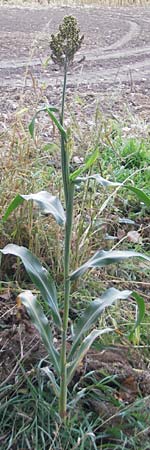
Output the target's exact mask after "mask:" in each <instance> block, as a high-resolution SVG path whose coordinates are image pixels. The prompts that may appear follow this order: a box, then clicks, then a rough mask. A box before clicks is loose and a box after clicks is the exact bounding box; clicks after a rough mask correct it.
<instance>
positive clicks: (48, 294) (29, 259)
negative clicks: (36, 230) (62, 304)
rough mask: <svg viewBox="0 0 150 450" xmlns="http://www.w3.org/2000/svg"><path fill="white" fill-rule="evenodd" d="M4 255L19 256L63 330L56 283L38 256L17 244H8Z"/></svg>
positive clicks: (57, 323)
mask: <svg viewBox="0 0 150 450" xmlns="http://www.w3.org/2000/svg"><path fill="white" fill-rule="evenodd" d="M0 251H1V252H2V253H3V254H4V255H8V254H11V255H14V256H18V257H19V258H20V259H21V261H22V263H23V265H24V267H25V269H26V271H27V273H28V275H29V277H30V278H31V280H32V282H33V283H34V284H35V286H36V287H37V289H39V291H40V292H41V295H42V297H43V300H44V301H45V302H47V303H48V305H49V307H50V308H51V313H52V316H53V318H54V321H55V323H56V325H57V326H58V327H59V328H61V325H62V321H61V318H60V314H59V309H58V304H57V293H56V287H55V283H54V281H53V279H52V277H51V276H50V274H49V273H48V271H47V270H46V269H45V268H44V267H43V266H42V265H41V263H40V262H39V261H38V259H37V258H36V256H34V255H32V253H31V252H30V250H28V249H27V248H25V247H20V246H19V245H15V244H8V245H6V247H4V248H3V249H2V250H0Z"/></svg>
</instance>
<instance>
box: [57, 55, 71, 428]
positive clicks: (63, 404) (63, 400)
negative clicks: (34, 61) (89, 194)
mask: <svg viewBox="0 0 150 450" xmlns="http://www.w3.org/2000/svg"><path fill="white" fill-rule="evenodd" d="M66 82H67V58H66V59H65V64H64V82H63V93H62V107H61V124H62V126H63V124H64V106H65V94H66ZM61 166H62V178H63V186H64V195H65V205H66V225H65V248H64V312H63V328H62V342H61V371H60V398H59V414H60V416H61V417H62V419H63V420H65V418H66V409H67V367H66V341H67V329H68V316H69V295H70V279H69V264H70V247H71V235H72V217H73V194H74V185H73V183H71V182H70V180H69V158H68V154H67V138H65V137H64V134H61Z"/></svg>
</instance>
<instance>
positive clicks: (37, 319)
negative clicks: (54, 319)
mask: <svg viewBox="0 0 150 450" xmlns="http://www.w3.org/2000/svg"><path fill="white" fill-rule="evenodd" d="M17 298H18V299H19V300H20V301H21V303H22V304H23V305H24V306H25V307H26V309H27V312H28V314H29V316H30V318H31V320H32V323H33V324H34V326H35V327H36V329H37V330H38V332H39V334H40V336H41V339H42V341H43V343H44V346H45V348H46V350H47V351H48V354H49V356H50V358H51V360H52V363H53V365H54V367H55V370H56V373H57V374H58V375H59V374H60V355H59V353H58V351H57V350H56V349H55V347H54V344H53V338H52V333H51V329H50V325H49V322H48V319H47V317H46V316H45V314H44V313H43V309H42V308H41V306H40V304H39V303H38V301H37V298H36V296H35V295H33V294H32V292H31V291H25V292H22V293H21V294H19V295H18V297H17Z"/></svg>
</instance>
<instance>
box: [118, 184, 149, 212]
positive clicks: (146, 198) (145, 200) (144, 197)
mask: <svg viewBox="0 0 150 450" xmlns="http://www.w3.org/2000/svg"><path fill="white" fill-rule="evenodd" d="M124 187H125V188H126V189H129V190H130V191H132V192H134V193H135V194H136V196H137V197H138V199H139V200H140V201H141V202H143V203H145V205H146V206H147V207H150V197H149V196H148V195H147V194H145V192H144V191H142V189H139V188H137V187H134V186H130V185H125V186H124Z"/></svg>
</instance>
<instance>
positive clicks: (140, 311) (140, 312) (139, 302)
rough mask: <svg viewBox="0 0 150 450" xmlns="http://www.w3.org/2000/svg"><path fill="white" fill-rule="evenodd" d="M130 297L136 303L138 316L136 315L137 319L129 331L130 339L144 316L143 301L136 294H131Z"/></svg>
mask: <svg viewBox="0 0 150 450" xmlns="http://www.w3.org/2000/svg"><path fill="white" fill-rule="evenodd" d="M132 297H133V298H134V299H135V301H136V303H137V306H138V314H137V319H136V322H135V325H134V328H133V330H132V331H131V333H130V336H129V338H132V336H133V334H134V331H135V329H136V328H137V327H138V326H139V325H140V324H141V322H142V320H143V318H144V315H145V302H144V299H143V298H142V297H141V295H139V294H138V293H137V292H132Z"/></svg>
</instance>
